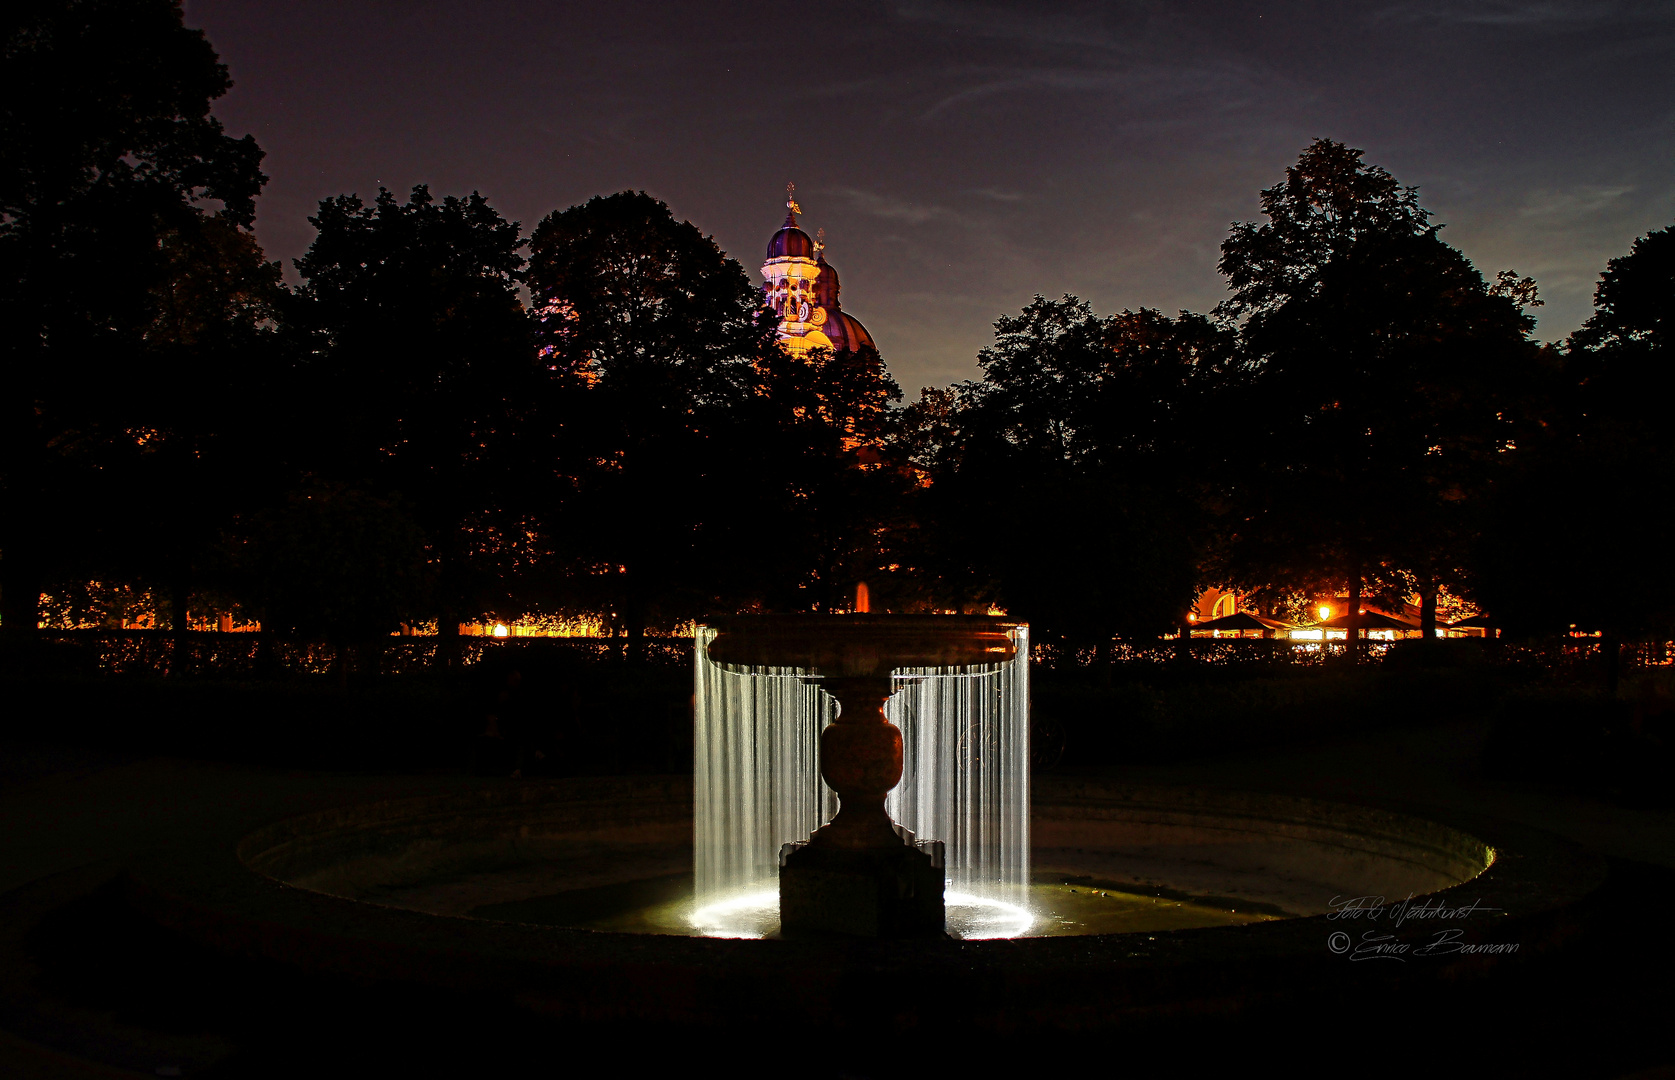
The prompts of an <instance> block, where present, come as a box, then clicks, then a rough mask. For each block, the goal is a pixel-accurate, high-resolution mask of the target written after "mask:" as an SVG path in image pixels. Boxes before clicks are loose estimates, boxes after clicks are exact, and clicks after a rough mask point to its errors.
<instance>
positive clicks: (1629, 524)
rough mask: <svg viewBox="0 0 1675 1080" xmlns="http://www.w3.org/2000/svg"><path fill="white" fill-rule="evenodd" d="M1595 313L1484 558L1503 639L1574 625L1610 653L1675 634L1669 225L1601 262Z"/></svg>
mask: <svg viewBox="0 0 1675 1080" xmlns="http://www.w3.org/2000/svg"><path fill="white" fill-rule="evenodd" d="M1594 306H1595V310H1594V314H1593V315H1592V316H1591V317H1590V318H1589V319H1588V321H1587V322H1586V323H1585V324H1583V326H1582V328H1581V329H1579V330H1577V332H1576V333H1575V334H1573V335H1571V338H1570V340H1569V342H1568V343H1567V348H1566V351H1565V355H1564V358H1563V363H1562V366H1561V367H1560V368H1559V370H1558V371H1556V372H1555V373H1554V377H1553V378H1552V380H1551V383H1550V394H1551V401H1552V404H1551V406H1550V407H1549V408H1548V410H1547V411H1546V414H1545V415H1543V416H1542V417H1541V420H1542V421H1544V422H1543V423H1542V424H1540V425H1538V426H1536V425H1532V430H1531V431H1530V433H1529V435H1528V437H1527V438H1525V439H1524V440H1523V441H1522V443H1521V445H1520V451H1519V455H1518V456H1519V458H1520V459H1521V460H1520V467H1519V468H1518V470H1517V471H1516V473H1515V474H1514V476H1512V477H1510V478H1509V479H1508V482H1507V483H1506V484H1505V485H1504V489H1503V491H1502V493H1501V497H1500V499H1499V500H1498V514H1497V518H1496V528H1495V531H1494V532H1493V534H1492V536H1491V538H1490V540H1491V542H1490V543H1488V544H1486V545H1485V560H1486V562H1487V563H1488V566H1489V568H1490V578H1491V580H1490V582H1489V584H1488V588H1487V600H1488V602H1489V605H1490V610H1491V613H1492V614H1494V615H1495V616H1496V617H1498V618H1499V619H1500V620H1501V621H1502V622H1503V623H1505V624H1506V625H1507V627H1508V628H1509V629H1511V630H1512V631H1514V632H1526V633H1528V632H1550V631H1560V632H1562V631H1564V630H1566V629H1568V628H1569V627H1570V626H1572V625H1574V626H1577V627H1579V628H1581V629H1583V630H1585V631H1590V632H1593V631H1599V632H1603V633H1604V634H1605V635H1606V637H1607V642H1608V644H1609V643H1612V642H1615V641H1617V640H1620V639H1622V638H1625V637H1633V636H1635V635H1640V634H1646V633H1649V632H1654V631H1656V632H1662V633H1668V632H1670V631H1671V630H1675V589H1672V587H1671V585H1670V583H1669V580H1668V577H1667V575H1664V574H1662V573H1660V572H1659V570H1658V568H1659V567H1660V566H1661V565H1662V562H1663V560H1664V559H1665V558H1666V556H1667V553H1668V551H1669V550H1670V549H1671V545H1675V512H1672V511H1671V509H1670V507H1671V505H1672V504H1675V435H1672V434H1671V427H1670V424H1669V419H1668V415H1667V413H1668V402H1669V400H1670V395H1671V392H1672V391H1675V332H1672V327H1675V318H1672V316H1675V227H1671V228H1667V229H1663V230H1661V231H1658V232H1654V233H1651V234H1649V235H1647V236H1643V237H1641V238H1640V239H1638V240H1636V241H1635V242H1634V246H1633V248H1632V249H1631V251H1630V252H1629V254H1627V255H1624V256H1621V257H1619V258H1615V259H1612V260H1611V261H1610V262H1609V263H1607V264H1606V268H1605V272H1604V273H1603V274H1602V275H1601V276H1600V282H1599V287H1598V288H1597V289H1596V291H1595V293H1594ZM1607 651H1608V653H1609V654H1610V655H1611V656H1612V657H1614V656H1615V649H1614V647H1613V648H1609V649H1608V650H1607ZM1612 670H1613V671H1614V670H1615V669H1614V667H1613V669H1612Z"/></svg>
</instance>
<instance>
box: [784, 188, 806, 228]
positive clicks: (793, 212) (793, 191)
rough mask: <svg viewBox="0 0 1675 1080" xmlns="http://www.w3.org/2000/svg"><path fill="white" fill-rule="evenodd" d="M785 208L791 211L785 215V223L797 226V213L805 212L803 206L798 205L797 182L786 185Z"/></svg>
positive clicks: (793, 226)
mask: <svg viewBox="0 0 1675 1080" xmlns="http://www.w3.org/2000/svg"><path fill="white" fill-rule="evenodd" d="M785 209H786V210H788V211H790V213H788V214H786V215H785V224H787V225H789V226H791V227H792V228H795V227H796V225H797V215H798V214H800V213H802V212H803V208H802V207H800V206H798V205H797V185H796V184H786V185H785Z"/></svg>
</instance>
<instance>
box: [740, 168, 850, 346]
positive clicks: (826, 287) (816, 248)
mask: <svg viewBox="0 0 1675 1080" xmlns="http://www.w3.org/2000/svg"><path fill="white" fill-rule="evenodd" d="M785 191H786V200H785V208H786V214H785V224H784V225H782V226H780V229H779V231H778V232H776V233H774V236H773V239H772V240H770V241H768V258H767V261H766V262H764V263H763V264H762V296H763V299H764V300H766V302H767V304H768V306H769V307H771V308H773V309H774V311H775V312H776V313H778V315H779V340H780V342H781V343H782V344H783V345H784V346H785V348H786V349H787V350H788V351H789V352H791V353H792V354H793V355H796V356H803V355H806V354H808V353H809V352H812V351H813V350H815V349H830V350H831V351H832V352H835V353H840V352H860V351H861V350H863V349H870V350H873V351H875V352H876V351H877V346H875V345H874V344H873V342H872V335H871V334H869V333H867V328H866V327H864V326H862V325H861V322H860V320H859V319H857V318H855V317H854V316H853V315H850V314H847V313H846V312H845V311H844V310H843V308H842V307H841V305H840V304H839V302H838V273H837V269H836V268H835V267H833V266H832V264H831V263H828V262H827V261H826V250H825V249H826V243H825V238H826V230H824V229H821V230H820V232H819V233H818V234H817V238H816V239H812V240H811V239H809V235H808V233H806V232H804V231H803V230H802V229H801V228H800V227H798V225H797V215H798V214H800V213H802V208H801V207H799V206H798V205H797V200H796V199H795V198H793V197H792V195H793V193H794V191H795V186H794V185H787V186H786V189H785Z"/></svg>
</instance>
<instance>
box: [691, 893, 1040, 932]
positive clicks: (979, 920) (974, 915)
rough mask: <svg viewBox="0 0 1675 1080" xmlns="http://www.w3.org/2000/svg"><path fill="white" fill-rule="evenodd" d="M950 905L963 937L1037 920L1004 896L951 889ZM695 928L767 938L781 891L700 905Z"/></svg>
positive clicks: (1019, 928) (953, 926)
mask: <svg viewBox="0 0 1675 1080" xmlns="http://www.w3.org/2000/svg"><path fill="white" fill-rule="evenodd" d="M943 902H944V904H945V905H946V908H947V930H948V936H949V937H952V938H958V939H960V940H962V941H982V940H985V939H990V938H1012V937H1023V936H1024V935H1026V934H1027V933H1029V929H1030V927H1031V926H1033V925H1034V923H1035V916H1034V915H1033V914H1031V913H1030V911H1029V910H1028V909H1027V908H1024V907H1020V906H1019V905H1017V904H1009V903H1007V902H1006V901H1004V900H992V899H989V898H988V897H983V896H973V895H971V894H970V893H959V892H950V893H946V894H945V895H944V897H943ZM687 921H688V925H690V926H691V927H692V930H693V932H695V933H696V934H697V935H699V936H702V937H714V938H764V937H770V936H773V935H777V934H778V933H779V891H778V890H777V889H767V890H763V891H760V892H751V893H743V894H741V895H737V896H732V897H729V898H727V899H725V900H721V901H718V902H715V903H711V904H705V905H704V906H703V907H701V908H697V909H696V910H694V911H693V912H692V913H691V914H690V915H689V916H688V917H687Z"/></svg>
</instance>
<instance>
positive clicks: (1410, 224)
mask: <svg viewBox="0 0 1675 1080" xmlns="http://www.w3.org/2000/svg"><path fill="white" fill-rule="evenodd" d="M1361 157H1362V151H1360V150H1356V149H1353V148H1351V147H1348V146H1345V145H1344V144H1343V143H1340V142H1333V141H1332V140H1331V139H1316V140H1315V141H1314V142H1312V143H1310V144H1309V146H1308V148H1307V149H1306V150H1304V151H1303V153H1302V156H1301V157H1299V158H1298V159H1297V164H1295V165H1293V166H1290V167H1289V168H1287V169H1286V170H1285V181H1284V182H1283V183H1280V184H1276V185H1274V186H1273V187H1271V188H1264V189H1263V191H1262V213H1263V215H1264V216H1265V217H1267V219H1268V220H1267V221H1265V222H1261V223H1257V222H1252V221H1241V222H1235V223H1234V225H1233V228H1232V230H1231V231H1230V232H1229V233H1228V235H1227V239H1226V240H1224V241H1222V245H1221V262H1220V264H1219V266H1220V270H1221V272H1222V273H1223V274H1225V275H1227V287H1228V288H1229V289H1231V290H1232V291H1233V295H1232V296H1230V297H1228V298H1227V299H1226V300H1223V301H1222V302H1221V303H1220V304H1218V305H1217V306H1216V314H1217V315H1220V316H1222V317H1224V318H1235V319H1237V318H1248V317H1254V316H1260V315H1262V314H1264V313H1267V312H1271V311H1274V310H1275V309H1277V308H1278V307H1280V305H1282V304H1284V303H1285V302H1286V301H1287V300H1290V299H1293V298H1294V297H1303V296H1309V295H1312V294H1313V293H1314V291H1315V290H1316V289H1317V288H1318V287H1319V284H1320V275H1321V274H1322V272H1323V271H1324V270H1325V269H1326V264H1327V263H1329V262H1331V261H1332V259H1333V257H1334V256H1337V255H1341V254H1343V253H1345V252H1347V251H1348V250H1349V248H1350V247H1351V246H1352V245H1353V244H1354V243H1355V242H1356V241H1357V240H1360V239H1361V238H1362V237H1368V236H1385V237H1397V236H1421V235H1424V234H1425V233H1428V232H1431V231H1432V229H1431V227H1430V225H1428V224H1427V222H1428V221H1429V220H1430V216H1431V215H1430V213H1429V212H1428V211H1427V210H1425V209H1424V208H1422V207H1421V206H1420V205H1419V189H1418V188H1412V187H1403V186H1402V185H1401V184H1399V183H1397V182H1396V178H1395V177H1393V176H1391V175H1390V174H1389V173H1388V172H1385V171H1384V170H1383V169H1382V168H1380V167H1378V166H1377V165H1368V164H1367V163H1366V162H1364V161H1362V160H1361Z"/></svg>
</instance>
